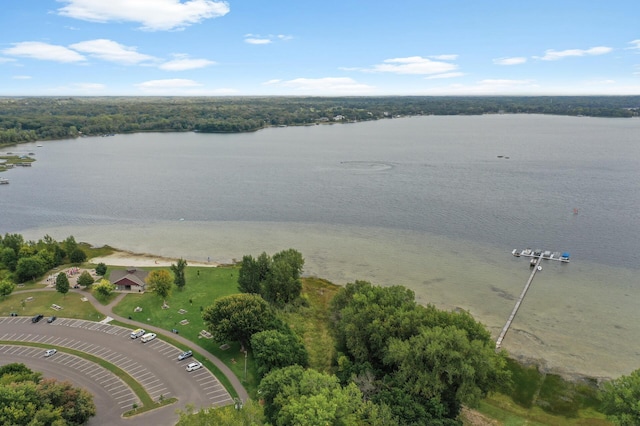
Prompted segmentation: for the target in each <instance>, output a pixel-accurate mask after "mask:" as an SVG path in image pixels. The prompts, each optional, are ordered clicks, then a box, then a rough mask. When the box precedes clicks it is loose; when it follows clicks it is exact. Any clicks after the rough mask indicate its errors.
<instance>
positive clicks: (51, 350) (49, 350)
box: [44, 349, 58, 357]
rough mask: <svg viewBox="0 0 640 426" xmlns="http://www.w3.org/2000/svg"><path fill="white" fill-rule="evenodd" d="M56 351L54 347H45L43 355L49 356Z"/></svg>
mask: <svg viewBox="0 0 640 426" xmlns="http://www.w3.org/2000/svg"><path fill="white" fill-rule="evenodd" d="M56 352H58V351H57V350H56V349H47V350H46V351H44V356H45V357H50V356H51V355H53V354H55V353H56Z"/></svg>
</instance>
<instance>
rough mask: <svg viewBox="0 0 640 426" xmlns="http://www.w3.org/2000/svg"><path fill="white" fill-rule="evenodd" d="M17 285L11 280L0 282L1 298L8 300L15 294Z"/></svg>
mask: <svg viewBox="0 0 640 426" xmlns="http://www.w3.org/2000/svg"><path fill="white" fill-rule="evenodd" d="M15 288H16V285H15V284H14V283H12V282H11V281H9V280H0V297H1V298H2V299H4V298H6V297H7V296H8V295H10V294H11V293H13V290H15Z"/></svg>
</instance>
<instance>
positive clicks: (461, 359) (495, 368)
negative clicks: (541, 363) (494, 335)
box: [385, 326, 509, 419]
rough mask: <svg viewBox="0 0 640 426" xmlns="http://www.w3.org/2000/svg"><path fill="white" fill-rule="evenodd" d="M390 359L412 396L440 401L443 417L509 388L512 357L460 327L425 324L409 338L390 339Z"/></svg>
mask: <svg viewBox="0 0 640 426" xmlns="http://www.w3.org/2000/svg"><path fill="white" fill-rule="evenodd" d="M385 361H386V362H387V364H388V365H390V366H392V368H393V370H394V371H395V373H394V382H395V383H396V384H397V386H398V387H399V388H401V389H403V390H404V392H406V393H407V394H409V395H415V396H418V397H420V398H424V399H425V400H427V401H437V402H438V403H439V404H441V405H442V409H443V410H444V412H443V413H442V414H443V417H446V418H452V419H453V418H456V417H458V414H459V413H460V409H461V407H462V404H468V405H471V406H473V405H475V404H477V403H478V402H479V401H480V399H481V398H483V397H484V396H486V395H487V393H488V392H490V391H496V390H500V389H504V388H506V384H507V383H508V381H509V373H508V372H507V370H506V356H505V355H504V353H496V352H495V348H494V347H493V346H492V345H490V344H485V342H482V341H480V340H470V339H469V337H468V334H467V332H466V331H465V330H462V329H459V328H457V327H454V326H448V327H445V328H442V327H433V328H423V329H421V332H420V334H418V335H416V336H413V337H411V338H409V339H407V340H401V339H397V338H394V339H392V340H391V341H390V342H389V348H388V351H387V356H386V359H385Z"/></svg>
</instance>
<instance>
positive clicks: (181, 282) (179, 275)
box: [171, 259, 187, 290]
mask: <svg viewBox="0 0 640 426" xmlns="http://www.w3.org/2000/svg"><path fill="white" fill-rule="evenodd" d="M186 267H187V261H186V260H184V259H178V261H177V262H176V263H175V264H173V263H172V264H171V272H173V283H174V284H175V285H176V287H178V289H179V290H183V289H184V286H185V285H186V284H187V279H186V278H185V274H184V272H185V268H186Z"/></svg>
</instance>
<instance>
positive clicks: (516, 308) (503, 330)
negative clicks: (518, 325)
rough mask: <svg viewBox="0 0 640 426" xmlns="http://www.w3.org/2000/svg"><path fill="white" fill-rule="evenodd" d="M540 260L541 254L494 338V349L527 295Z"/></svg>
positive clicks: (498, 344)
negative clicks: (498, 333)
mask: <svg viewBox="0 0 640 426" xmlns="http://www.w3.org/2000/svg"><path fill="white" fill-rule="evenodd" d="M541 262H542V256H539V257H538V261H537V262H536V265H535V267H534V268H533V271H531V275H530V276H529V280H528V281H527V284H526V285H525V286H524V289H523V290H522V293H520V297H519V298H518V301H517V302H516V305H515V306H514V307H513V311H511V315H509V319H508V320H507V323H506V324H505V325H504V327H502V331H501V332H500V336H498V340H496V349H500V346H502V341H503V340H504V336H505V335H506V334H507V331H509V327H511V323H512V322H513V319H514V318H515V317H516V314H517V313H518V309H520V304H522V301H523V300H524V297H525V296H526V295H527V291H529V287H530V286H531V283H532V282H533V277H535V276H536V272H538V266H540V263H541Z"/></svg>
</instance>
